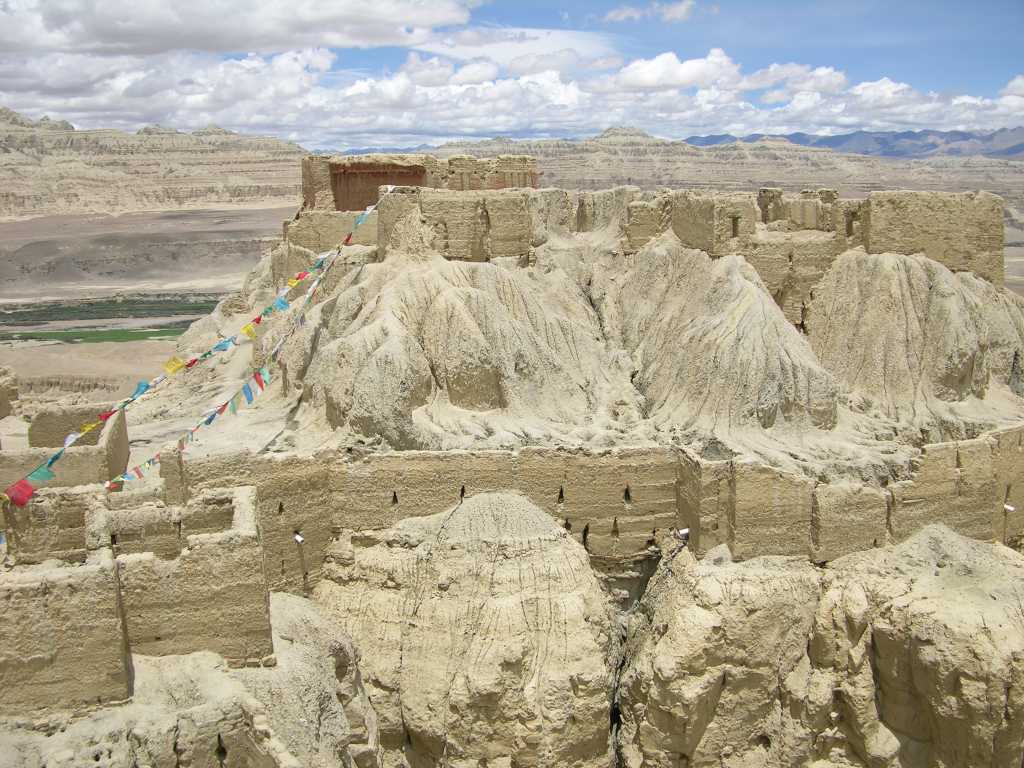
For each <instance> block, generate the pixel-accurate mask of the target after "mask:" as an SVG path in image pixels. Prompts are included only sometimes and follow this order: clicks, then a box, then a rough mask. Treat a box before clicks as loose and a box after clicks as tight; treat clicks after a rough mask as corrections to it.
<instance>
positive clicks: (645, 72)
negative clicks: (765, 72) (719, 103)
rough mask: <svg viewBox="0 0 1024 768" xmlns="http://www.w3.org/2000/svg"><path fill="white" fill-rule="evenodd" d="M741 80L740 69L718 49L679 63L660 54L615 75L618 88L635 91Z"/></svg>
mask: <svg viewBox="0 0 1024 768" xmlns="http://www.w3.org/2000/svg"><path fill="white" fill-rule="evenodd" d="M739 79H740V68H739V66H738V65H737V64H736V63H734V62H733V60H732V59H730V58H729V56H728V55H726V53H725V51H723V50H722V49H721V48H712V49H711V50H710V51H709V52H708V55H707V56H704V57H703V58H699V59H687V60H686V61H680V60H679V57H678V56H676V55H675V53H672V52H669V53H663V54H661V55H659V56H655V57H654V58H653V59H637V60H636V61H633V62H630V63H629V64H627V65H626V66H625V67H623V68H622V70H621V71H620V72H619V73H618V75H617V76H616V78H615V80H616V82H617V85H618V86H619V87H623V88H636V89H638V90H665V89H669V88H691V87H694V86H698V87H703V86H708V85H713V84H719V85H729V84H733V83H736V82H738V81H739Z"/></svg>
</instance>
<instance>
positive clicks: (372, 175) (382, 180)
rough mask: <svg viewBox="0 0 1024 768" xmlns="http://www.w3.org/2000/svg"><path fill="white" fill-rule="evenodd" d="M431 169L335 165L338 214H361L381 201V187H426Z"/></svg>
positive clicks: (333, 180)
mask: <svg viewBox="0 0 1024 768" xmlns="http://www.w3.org/2000/svg"><path fill="white" fill-rule="evenodd" d="M426 182H427V169H426V168H424V167H423V166H422V165H391V164H383V163H347V164H345V165H340V164H339V165H331V193H332V194H333V195H334V208H335V210H338V211H359V210H362V209H364V208H366V207H367V206H369V205H373V204H375V203H376V202H377V201H378V200H379V199H380V194H379V189H378V188H379V187H381V186H384V185H385V184H394V185H395V186H406V187H423V186H426Z"/></svg>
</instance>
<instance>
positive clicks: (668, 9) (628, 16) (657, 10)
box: [604, 0, 697, 23]
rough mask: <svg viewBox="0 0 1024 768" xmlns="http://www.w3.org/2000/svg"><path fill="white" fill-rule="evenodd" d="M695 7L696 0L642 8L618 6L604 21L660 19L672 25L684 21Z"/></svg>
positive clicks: (653, 4) (684, 0)
mask: <svg viewBox="0 0 1024 768" xmlns="http://www.w3.org/2000/svg"><path fill="white" fill-rule="evenodd" d="M696 7H697V2H696V0H680V2H675V3H651V4H650V5H646V6H643V7H638V6H635V5H620V6H619V7H618V8H613V9H612V10H610V11H608V13H606V14H605V16H604V20H605V21H606V22H610V23H617V22H623V21H641V20H642V19H647V18H654V17H657V18H660V19H661V20H662V21H665V22H669V23H673V22H678V21H686V20H687V19H689V18H690V16H691V15H692V14H693V9H694V8H696Z"/></svg>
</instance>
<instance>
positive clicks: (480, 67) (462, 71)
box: [450, 60, 501, 85]
mask: <svg viewBox="0 0 1024 768" xmlns="http://www.w3.org/2000/svg"><path fill="white" fill-rule="evenodd" d="M500 73H501V70H500V69H498V65H497V64H495V63H494V62H493V61H486V60H480V61H471V62H469V63H468V64H466V65H464V66H462V67H460V68H459V71H458V72H456V73H455V75H454V76H453V77H452V78H451V80H450V82H451V83H452V85H475V84H477V83H486V82H488V81H490V80H497V79H498V75H499V74H500Z"/></svg>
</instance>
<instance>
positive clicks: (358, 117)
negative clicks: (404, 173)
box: [0, 0, 1024, 149]
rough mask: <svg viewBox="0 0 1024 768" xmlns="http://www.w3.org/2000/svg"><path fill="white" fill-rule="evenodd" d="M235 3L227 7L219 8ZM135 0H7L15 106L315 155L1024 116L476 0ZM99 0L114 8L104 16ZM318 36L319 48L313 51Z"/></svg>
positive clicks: (953, 123)
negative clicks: (266, 138)
mask: <svg viewBox="0 0 1024 768" xmlns="http://www.w3.org/2000/svg"><path fill="white" fill-rule="evenodd" d="M235 1H236V0H220V2H218V3H217V4H216V5H217V11H216V13H217V15H218V17H220V16H221V15H222V14H223V13H224V8H225V7H229V6H230V5H231V4H232V3H233V2H235ZM125 2H126V0H108V1H107V2H104V3H96V2H95V0H60V4H59V5H56V4H53V3H52V2H49V3H47V4H46V8H47V9H49V10H47V11H46V12H45V13H44V12H43V11H42V10H40V8H42V7H43V5H42V0H0V105H4V106H9V107H11V108H13V109H16V110H19V111H23V112H25V113H27V114H28V115H30V116H32V117H40V116H42V115H43V114H49V115H51V116H53V117H57V118H64V119H68V120H71V121H72V122H73V123H75V124H76V125H77V126H79V127H102V126H110V127H120V128H125V129H129V130H131V129H136V128H138V127H140V126H142V125H145V124H149V123H162V124H166V125H172V126H175V127H178V128H182V129H185V130H190V129H195V128H200V127H202V126H204V125H207V124H209V123H217V124H220V125H223V126H225V127H227V128H231V129H233V130H239V131H245V132H249V133H271V134H275V135H278V136H282V137H285V138H291V139H294V140H297V141H299V142H300V143H302V144H303V145H304V146H307V147H309V148H311V149H318V148H332V149H337V148H345V147H349V146H367V145H376V146H379V145H381V144H388V145H417V144H421V143H424V142H432V141H442V140H446V139H451V138H458V137H471V138H472V137H486V136H493V135H495V134H502V135H512V136H522V137H528V136H566V135H569V136H572V135H586V134H592V133H596V132H598V131H600V130H602V129H604V128H606V127H608V126H609V125H623V124H629V125H639V126H641V127H643V128H645V129H647V130H648V131H650V132H652V133H655V134H657V135H662V136H676V137H683V136H688V135H692V134H700V133H721V132H729V133H735V134H746V133H753V132H762V133H787V132H791V131H796V130H802V131H808V132H813V133H839V132H847V131H850V130H855V129H858V128H864V129H869V130H890V129H905V128H908V127H911V128H921V127H933V128H945V129H952V128H990V129H994V128H1000V127H1005V126H1016V125H1019V124H1021V123H1022V122H1024V74H1022V75H1018V76H1017V77H1014V78H1013V79H1012V80H1010V81H1009V82H1008V83H1007V84H1006V85H1005V87H1004V88H1003V89H1002V91H1001V92H1000V94H999V95H998V96H997V97H992V98H986V97H980V96H975V95H972V94H956V95H948V94H937V93H931V92H922V91H918V90H917V89H915V88H914V87H913V85H912V84H910V83H905V82H900V81H899V80H896V79H892V78H888V77H883V78H880V79H878V80H873V81H867V82H854V83H851V82H850V81H849V79H848V77H847V75H846V74H845V73H844V72H842V71H840V70H837V69H835V68H833V67H828V66H811V65H807V64H802V63H798V62H790V63H778V64H772V65H770V66H768V67H764V68H762V69H758V70H754V71H745V70H744V69H743V67H742V66H741V62H739V61H735V60H734V59H733V58H731V57H730V56H729V55H728V53H727V52H726V51H725V50H723V49H721V48H712V49H711V50H709V51H708V52H707V54H706V55H704V56H699V55H698V56H695V57H694V56H693V54H691V57H690V58H684V57H680V56H679V55H678V54H677V53H676V52H674V51H666V52H663V53H660V54H658V55H653V56H650V57H647V58H638V59H634V60H632V61H629V62H624V61H623V60H622V58H621V56H620V53H619V51H618V49H617V46H616V39H615V38H614V37H611V36H609V35H604V34H595V33H590V32H583V31H576V30H551V29H530V28H504V27H501V28H499V27H474V26H458V27H457V28H452V27H451V26H449V25H450V24H456V25H459V24H463V23H464V22H465V20H466V19H467V18H468V12H469V10H470V9H471V8H472V7H473V6H474V5H475V3H476V0H437V1H436V2H431V3H429V4H428V3H425V2H416V1H414V0H381V2H378V3H375V4H373V5H372V6H371V5H370V4H363V5H359V6H358V9H356V6H355V5H354V3H350V2H348V0H339V2H333V3H320V2H314V0H290V2H289V3H288V4H287V6H285V5H284V4H283V3H280V2H278V0H270V1H269V2H266V3H259V4H256V5H253V6H252V7H249V6H245V7H244V8H243V6H242V5H241V4H239V6H238V12H237V14H236V17H237V18H233V19H232V22H235V21H237V24H234V23H232V24H227V25H225V24H212V23H207V24H206V26H209V27H211V28H210V29H202V27H203V26H204V20H205V22H209V20H210V18H211V14H212V13H213V11H211V10H208V9H206V8H205V7H200V5H199V4H198V3H195V2H194V0H182V2H180V3H177V4H174V3H172V4H167V3H165V4H163V5H160V6H157V5H154V4H151V3H148V2H144V3H140V4H139V5H138V9H137V12H134V13H133V14H124V15H123V16H121V17H119V18H120V19H121V21H120V22H119V24H113V23H111V24H110V28H107V27H106V26H104V23H101V21H97V18H98V19H101V20H103V19H105V20H107V21H112V20H113V19H114V18H115V16H116V13H115V11H116V10H118V9H119V8H120V9H121V10H124V6H123V4H124V3H125ZM83 3H85V4H87V3H93V4H95V5H102V6H103V8H102V9H100V10H98V11H97V14H98V16H97V18H93V17H90V16H89V14H88V13H82V7H84V6H82V4H83ZM207 5H211V4H210V3H207ZM327 6H329V7H327ZM682 6H687V8H683V7H682ZM134 7H135V6H133V8H134ZM702 7H704V6H702ZM623 8H638V9H639V12H642V14H645V16H644V17H645V18H646V17H650V18H664V19H666V20H670V19H669V17H670V16H673V15H678V17H679V18H681V17H682V16H683V15H685V14H687V13H692V12H693V4H692V3H689V4H687V3H654V4H649V5H643V6H623ZM190 10H191V11H194V12H195V14H196V15H195V16H194V17H189V14H188V12H187V11H190ZM275 14H276V15H275ZM403 14H404V15H403ZM357 16H358V19H357V18H356V17H357ZM399 18H401V19H402V23H401V25H399V26H396V23H395V22H394V21H388V19H399ZM296 19H299V20H300V21H301V23H299V21H296ZM460 20H461V21H460ZM33 36H35V37H33ZM186 38H187V39H186ZM311 38H315V39H316V41H317V44H306V43H308V41H309V40H310V39H311ZM355 38H358V41H356V40H355ZM14 40H17V43H16V44H15V43H14V42H11V41H14ZM24 40H29V41H31V42H32V43H33V46H35V44H36V43H37V42H38V46H36V47H32V48H31V49H29V48H28V47H25V45H24ZM350 40H351V42H346V41H350ZM243 43H244V44H243ZM362 45H389V46H390V45H399V46H402V47H404V48H406V49H407V50H408V51H409V52H408V53H407V54H406V55H405V59H404V61H403V62H402V63H401V64H400V66H398V68H397V71H395V70H394V69H393V68H391V69H384V68H383V67H381V68H380V69H378V70H366V69H355V68H353V67H354V63H356V62H358V58H357V57H356V56H354V55H353V54H352V53H351V52H348V51H345V50H343V49H344V48H345V47H346V46H347V47H354V46H362ZM236 46H241V47H240V48H238V52H235V48H236ZM339 49H341V50H339Z"/></svg>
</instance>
